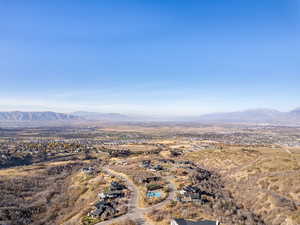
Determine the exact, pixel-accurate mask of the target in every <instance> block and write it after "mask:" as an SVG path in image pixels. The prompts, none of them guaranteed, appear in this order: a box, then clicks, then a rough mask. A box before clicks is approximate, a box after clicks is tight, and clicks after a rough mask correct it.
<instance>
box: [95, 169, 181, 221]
mask: <svg viewBox="0 0 300 225" xmlns="http://www.w3.org/2000/svg"><path fill="white" fill-rule="evenodd" d="M104 171H105V172H106V173H108V174H109V175H113V176H117V177H120V178H122V179H123V180H125V182H126V185H127V187H128V189H129V190H131V199H130V201H129V202H128V212H127V214H125V215H123V216H120V217H116V218H113V219H111V220H108V221H104V222H100V223H97V224H96V225H110V224H111V223H116V222H120V221H122V220H125V219H131V220H134V221H137V223H138V224H141V225H151V224H150V223H149V222H148V221H147V220H146V219H145V217H144V214H145V213H149V212H151V211H152V210H154V209H160V208H162V207H163V206H165V205H166V204H167V203H168V202H169V201H171V200H174V199H175V190H176V186H175V184H174V183H173V182H172V181H171V180H172V177H167V179H168V181H169V182H170V183H169V188H170V192H169V195H168V198H166V199H165V200H164V201H162V202H160V203H158V204H156V205H153V206H150V207H147V208H141V207H139V190H138V187H137V186H136V185H135V184H134V183H133V182H132V181H131V180H130V179H129V178H128V177H127V176H126V175H125V174H122V173H118V172H115V171H113V170H112V169H109V168H104Z"/></svg>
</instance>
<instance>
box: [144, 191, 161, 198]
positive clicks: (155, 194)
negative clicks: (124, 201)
mask: <svg viewBox="0 0 300 225" xmlns="http://www.w3.org/2000/svg"><path fill="white" fill-rule="evenodd" d="M147 197H148V198H160V197H161V193H160V192H153V191H149V192H147Z"/></svg>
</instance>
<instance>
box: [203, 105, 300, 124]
mask: <svg viewBox="0 0 300 225" xmlns="http://www.w3.org/2000/svg"><path fill="white" fill-rule="evenodd" d="M197 121H201V122H214V123H270V124H292V123H300V108H297V109H295V110H292V111H290V112H280V111H278V110H273V109H251V110H245V111H238V112H228V113H211V114H206V115H202V116H200V117H198V118H197Z"/></svg>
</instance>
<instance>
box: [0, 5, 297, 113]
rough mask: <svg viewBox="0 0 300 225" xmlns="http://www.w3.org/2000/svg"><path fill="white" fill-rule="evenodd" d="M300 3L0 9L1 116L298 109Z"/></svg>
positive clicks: (15, 6)
mask: <svg viewBox="0 0 300 225" xmlns="http://www.w3.org/2000/svg"><path fill="white" fill-rule="evenodd" d="M299 34H300V1H299V0H245V1H244V0H243V1H242V0H195V1H193V0H89V1H87V0H43V1H42V0H26V1H25V0H11V1H7V0H0V59H1V60H0V83H1V86H0V110H16V109H19V110H53V111H61V112H71V111H75V110H86V111H98V112H119V113H130V114H148V115H151V114H155V115H158V114H163V115H200V114H203V113H207V112H219V111H235V110H242V109H249V108H275V109H279V110H282V111H288V110H291V109H293V108H295V107H298V106H300V101H299V100H300V73H299V72H300V70H299V68H300V35H299Z"/></svg>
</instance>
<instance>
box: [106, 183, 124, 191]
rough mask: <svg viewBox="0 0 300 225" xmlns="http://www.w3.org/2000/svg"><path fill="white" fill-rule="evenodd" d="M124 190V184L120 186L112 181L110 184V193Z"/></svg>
mask: <svg viewBox="0 0 300 225" xmlns="http://www.w3.org/2000/svg"><path fill="white" fill-rule="evenodd" d="M124 189H126V186H125V185H124V184H120V183H118V182H116V181H113V182H111V184H110V191H121V190H124Z"/></svg>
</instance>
